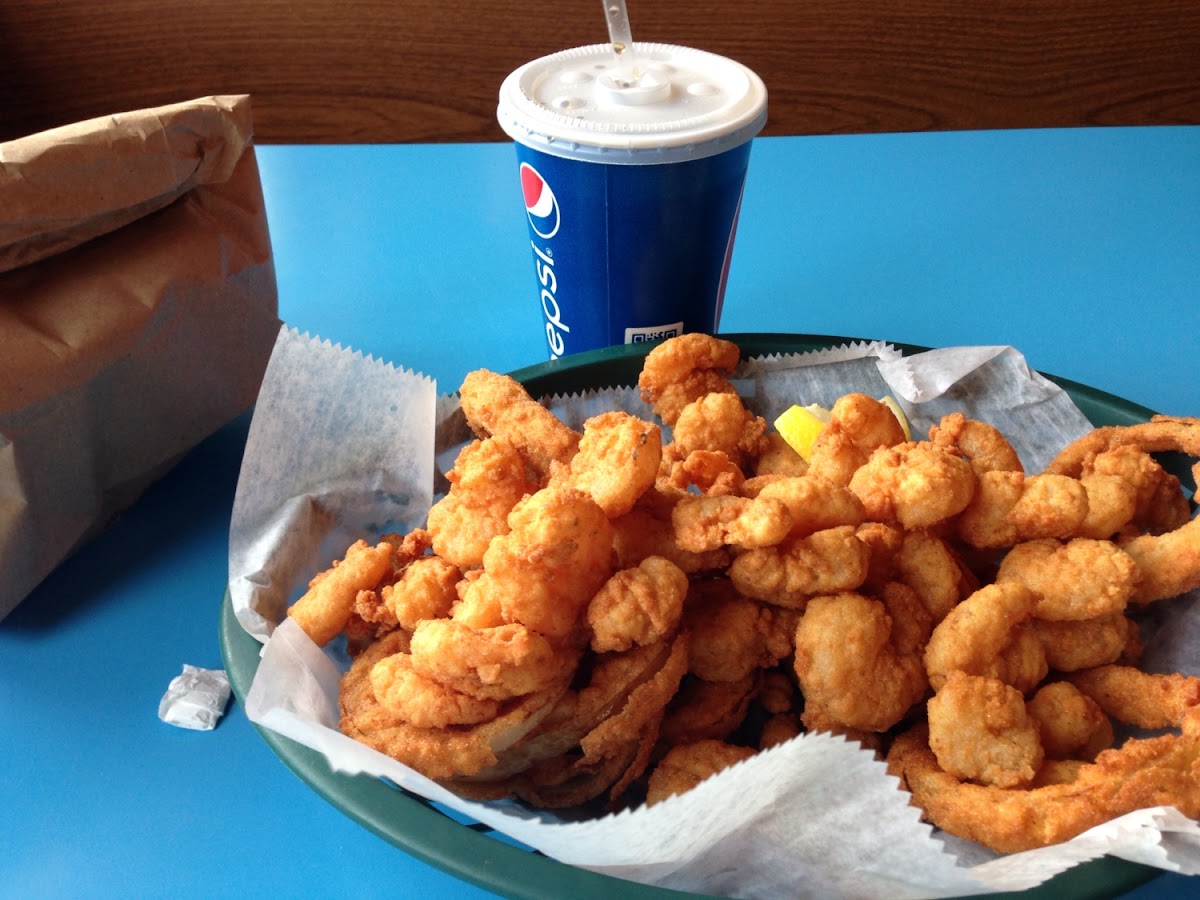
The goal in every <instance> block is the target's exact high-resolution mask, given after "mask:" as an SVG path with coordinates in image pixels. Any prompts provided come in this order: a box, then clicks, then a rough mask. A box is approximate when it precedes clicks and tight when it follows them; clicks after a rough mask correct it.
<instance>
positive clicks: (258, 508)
mask: <svg viewBox="0 0 1200 900" xmlns="http://www.w3.org/2000/svg"><path fill="white" fill-rule="evenodd" d="M736 383H737V385H738V389H739V392H740V393H741V394H742V395H743V396H744V397H745V399H746V401H747V403H748V404H749V405H750V406H751V407H752V408H754V409H755V410H756V411H757V412H758V413H759V414H760V415H763V416H764V417H766V418H768V420H771V419H772V418H773V417H774V416H776V415H778V414H779V413H780V412H782V411H783V409H785V408H786V407H787V406H789V405H791V404H792V403H800V404H802V405H803V404H808V403H814V402H815V403H821V404H822V405H826V406H828V405H830V404H832V402H833V401H834V400H835V399H836V398H837V397H839V396H841V395H842V394H845V393H847V392H849V391H856V390H857V391H863V392H864V393H868V394H871V395H873V396H882V395H884V394H891V395H892V396H894V397H895V398H896V399H897V401H898V402H899V403H900V404H901V406H902V407H903V408H904V410H905V412H906V414H907V415H908V416H909V418H910V421H911V422H912V425H913V431H914V434H923V433H925V432H927V430H928V427H929V425H931V424H933V423H934V422H936V421H937V420H938V419H939V418H940V417H941V415H942V414H943V413H944V412H948V411H951V410H962V411H964V412H967V413H968V414H971V415H977V416H978V417H980V418H982V419H984V420H986V421H991V422H995V423H997V424H998V425H999V427H1001V428H1002V430H1004V431H1005V432H1006V434H1007V435H1009V436H1010V438H1011V439H1012V440H1013V443H1014V446H1015V447H1016V449H1017V450H1018V453H1019V454H1020V455H1021V458H1022V461H1023V463H1024V464H1025V465H1026V467H1027V470H1028V471H1039V470H1040V469H1041V468H1042V467H1044V465H1045V463H1046V462H1047V461H1048V460H1049V458H1050V457H1051V456H1052V455H1053V453H1054V451H1055V450H1056V449H1057V448H1059V447H1061V446H1063V445H1064V444H1065V443H1067V442H1068V441H1069V440H1071V439H1073V438H1074V437H1077V436H1078V435H1080V434H1083V433H1085V432H1086V431H1088V430H1089V429H1090V428H1091V425H1090V423H1088V421H1087V419H1086V418H1085V417H1084V416H1083V414H1082V413H1081V412H1079V410H1078V409H1077V408H1076V407H1075V406H1074V404H1073V403H1072V402H1071V401H1070V398H1069V397H1068V396H1067V395H1066V394H1065V393H1064V392H1063V391H1062V390H1060V389H1059V388H1058V387H1057V386H1055V385H1054V384H1053V383H1052V382H1050V381H1048V380H1047V379H1045V378H1043V377H1041V376H1040V375H1038V374H1037V373H1035V372H1033V371H1032V370H1031V369H1030V368H1029V367H1028V365H1027V364H1026V362H1025V360H1024V358H1023V357H1022V356H1021V354H1020V353H1018V352H1017V351H1016V350H1013V349H1012V348H1007V347H984V348H952V349H948V350H938V351H930V352H929V353H926V354H918V355H914V356H909V357H903V356H902V355H901V354H900V353H899V351H898V350H896V349H895V348H893V347H890V346H889V345H886V344H881V343H855V344H848V345H846V346H843V347H838V348H833V349H830V350H823V351H816V352H812V353H805V354H798V355H787V356H770V357H765V358H762V359H757V360H749V361H746V362H744V364H743V365H742V366H741V368H740V369H739V370H738V372H737V378H736ZM434 393H435V388H434V386H433V384H432V383H431V382H429V381H428V379H422V378H420V377H419V376H416V375H413V374H412V373H410V372H404V371H402V370H398V369H395V368H393V367H390V366H386V365H384V364H382V363H379V362H378V361H376V360H370V359H364V358H363V357H361V356H360V355H358V354H355V353H353V352H352V351H350V350H344V349H341V348H337V347H333V346H332V345H330V344H328V343H325V342H320V341H318V340H315V339H313V338H310V337H308V336H304V335H299V334H297V333H296V332H294V331H290V330H288V331H285V332H284V333H283V334H281V336H280V339H279V344H278V345H277V347H276V351H275V356H274V357H273V359H272V363H271V366H270V368H269V369H268V372H267V377H266V380H265V383H264V386H263V391H262V398H263V399H262V400H260V403H259V407H258V410H257V413H256V417H255V421H254V425H253V428H252V432H251V440H250V443H249V445H248V447H247V450H246V461H245V463H244V468H243V473H242V479H241V483H240V484H239V489H238V496H237V502H236V504H235V511H234V523H233V528H232V530H231V546H230V578H231V584H230V592H231V597H232V602H233V604H234V607H235V611H236V613H237V615H238V617H239V621H241V622H242V623H243V624H245V625H246V626H247V630H248V631H250V633H251V634H254V635H255V636H256V637H259V639H260V640H266V638H267V634H268V633H271V632H273V633H271V636H270V639H269V640H267V642H266V646H265V648H264V651H263V656H262V660H261V661H260V665H259V668H258V672H257V675H256V677H255V679H254V682H253V684H252V686H251V689H250V691H249V694H248V696H247V699H246V712H247V715H248V716H249V717H250V718H251V719H252V720H253V721H255V722H257V723H259V724H261V725H263V726H265V727H268V728H271V729H273V730H275V731H277V732H279V733H280V734H283V735H285V736H287V737H289V738H291V739H293V740H295V741H298V742H299V743H301V744H304V745H305V746H308V747H311V748H313V749H315V750H318V751H320V752H321V753H322V754H324V755H325V757H326V758H327V759H328V761H329V764H330V765H331V766H332V767H333V768H334V769H335V770H339V771H345V772H349V773H358V772H365V773H369V774H373V775H376V776H378V777H381V778H385V779H387V780H388V781H390V782H392V783H394V784H395V785H397V786H399V787H402V788H404V789H405V790H409V791H412V792H414V793H416V794H419V795H421V796H423V797H426V798H427V799H430V800H433V801H435V802H438V803H441V804H444V805H445V806H446V807H447V808H449V809H452V810H454V811H457V812H458V813H461V814H462V815H464V816H466V817H468V818H470V819H474V820H476V821H479V822H481V823H484V824H486V825H489V826H491V827H493V828H495V829H497V830H498V831H500V832H503V833H504V834H507V835H509V836H510V837H512V838H514V839H516V840H518V841H521V842H523V843H525V844H527V845H529V846H531V847H534V848H536V849H538V850H540V851H541V852H543V853H545V854H547V855H548V856H550V857H552V858H555V859H558V860H560V861H562V862H564V863H569V864H571V865H576V866H580V867H583V868H587V869H592V870H594V871H598V872H604V873H608V874H611V875H615V876H619V877H622V878H627V879H632V880H636V881H641V882H645V883H648V884H655V885H661V886H664V887H669V888H673V889H679V890H691V891H703V892H706V893H712V894H720V895H727V896H734V897H752V898H759V897H761V898H768V897H771V898H773V897H779V896H783V895H787V896H793V897H833V896H837V897H879V896H889V897H897V898H902V897H914V898H915V897H948V896H962V895H968V894H979V893H989V892H993V891H1008V890H1023V889H1027V888H1030V887H1033V886H1035V885H1037V884H1040V883H1042V882H1044V881H1045V880H1046V879H1048V878H1050V877H1052V876H1053V875H1056V874H1058V873H1060V872H1063V871H1066V870H1067V869H1070V868H1071V867H1073V866H1076V865H1078V864H1079V863H1080V862H1084V861H1086V860H1089V859H1094V858H1097V857H1100V856H1103V855H1105V854H1111V855H1114V856H1120V857H1123V858H1125V859H1130V860H1134V861H1136V862H1140V863H1145V864H1147V865H1151V866H1157V867H1160V868H1164V869H1171V870H1175V871H1180V872H1186V873H1189V874H1197V873H1200V827H1198V826H1197V824H1196V823H1195V822H1193V821H1192V820H1190V819H1187V818H1185V817H1183V816H1181V815H1180V814H1179V813H1177V812H1176V811H1174V810H1171V809H1169V808H1157V809H1153V810H1141V811H1138V812H1135V813H1131V814H1130V815H1127V816H1123V817H1122V818H1120V819H1117V820H1114V821H1113V822H1109V823H1107V824H1105V825H1101V826H1099V827H1097V828H1094V829H1092V830H1091V831H1089V832H1087V833H1085V834H1083V835H1080V836H1079V837H1077V838H1076V839H1074V840H1073V841H1070V842H1068V843H1066V844H1062V845H1058V846H1055V847H1048V848H1044V849H1040V850H1034V851H1029V852H1027V853H1019V854H1012V855H1008V856H999V855H997V854H995V853H992V852H990V851H988V850H986V849H985V848H982V847H980V846H978V845H976V844H972V843H970V842H966V841H961V840H957V839H954V838H951V837H949V836H947V835H944V834H942V833H941V832H936V831H935V830H934V829H932V828H930V826H928V825H925V824H923V823H921V821H920V816H919V813H918V811H917V810H916V809H915V808H913V807H912V806H910V805H909V803H908V795H907V793H905V792H903V791H901V790H898V789H897V781H896V779H894V778H892V777H891V776H889V775H888V774H887V772H886V769H885V767H884V766H883V765H882V764H881V763H879V762H877V761H876V760H875V759H874V757H873V755H872V754H870V753H868V752H866V751H864V750H862V749H861V748H859V747H858V746H857V745H856V744H852V743H847V742H846V741H844V740H842V739H841V738H837V737H833V736H830V735H826V734H806V735H801V736H800V737H798V738H796V739H794V740H792V741H789V742H788V743H786V744H783V745H781V746H779V747H776V748H773V749H771V750H769V751H765V752H762V753H759V754H758V755H756V756H755V757H753V758H751V759H749V760H747V761H745V762H743V763H740V764H738V765H737V766H734V767H732V768H730V769H728V770H726V771H724V772H721V773H720V774H718V775H717V776H715V777H714V778H712V779H709V780H708V781H706V782H704V783H702V784H701V785H700V786H699V787H697V788H696V789H694V790H692V791H690V792H688V793H687V794H684V795H681V796H679V797H675V798H671V799H669V800H667V801H665V802H663V803H661V804H658V805H656V806H654V807H652V808H649V809H645V808H642V809H637V810H634V811H626V812H622V813H619V814H616V815H611V816H606V817H603V818H600V819H595V820H587V821H579V822H569V821H564V820H560V819H557V818H556V817H555V816H553V815H550V814H547V813H544V812H540V811H536V810H530V809H527V808H525V807H523V806H521V805H519V804H515V803H511V802H505V803H472V802H468V801H464V800H461V799H459V798H458V797H457V796H455V795H454V794H452V793H450V792H449V791H447V790H445V789H444V788H442V787H440V786H439V785H437V784H435V783H434V782H432V781H430V780H429V779H427V778H425V777H423V776H422V775H420V774H419V773H417V772H414V771H413V770H411V769H409V768H407V767H405V766H403V765H401V764H400V763H398V762H396V761H395V760H392V759H390V758H388V757H386V756H384V755H383V754H380V753H378V752H376V751H374V750H371V749H370V748H368V747H366V746H364V745H362V744H359V743H357V742H356V741H354V740H352V739H350V738H348V737H345V736H344V735H342V734H340V733H339V732H338V731H337V730H336V729H337V718H338V713H337V683H338V679H339V677H340V674H341V672H342V671H344V669H345V667H346V665H347V660H346V659H345V658H343V657H342V656H341V655H340V654H339V653H338V651H337V650H325V651H323V650H320V649H319V648H317V647H316V646H315V645H313V644H312V642H311V641H310V640H309V639H308V638H307V636H306V635H305V634H304V633H303V632H302V631H301V630H300V629H299V627H297V626H296V625H295V623H293V622H291V620H288V619H285V620H284V621H283V623H282V624H281V625H279V626H278V627H274V623H275V622H276V621H278V619H279V617H280V616H281V615H282V610H283V608H284V606H285V605H286V603H287V602H289V601H290V599H293V598H294V597H295V596H296V595H297V594H298V592H299V591H300V590H301V589H302V588H303V585H304V584H305V582H306V581H307V579H309V578H311V577H312V575H314V574H315V573H316V572H318V571H320V570H322V569H324V568H326V567H327V566H328V565H329V563H330V562H331V561H332V560H333V559H334V558H337V557H338V556H339V555H340V553H341V552H342V551H343V550H344V548H345V546H347V545H348V544H349V543H350V542H351V541H352V540H354V539H355V538H357V537H359V536H362V535H363V534H368V533H372V532H375V531H377V530H378V528H379V523H380V521H381V520H383V519H389V520H394V521H395V522H396V523H399V525H400V526H401V527H403V526H406V527H414V526H416V525H419V524H420V523H421V522H422V521H423V517H424V512H425V509H426V508H427V506H428V502H431V499H432V495H433V491H432V490H428V491H426V492H425V493H421V492H420V488H421V486H422V485H426V486H427V485H428V484H430V483H433V482H435V481H436V479H437V475H436V474H435V472H434V470H435V468H436V469H437V471H438V472H439V473H440V472H444V471H446V470H447V469H448V468H449V467H450V465H452V463H453V460H454V457H455V456H456V455H457V452H458V449H459V448H460V447H461V446H462V444H463V442H465V441H467V440H469V439H470V437H471V435H470V432H469V430H468V429H467V428H466V426H465V422H463V421H462V416H461V411H459V410H458V406H457V401H456V400H455V398H454V397H452V396H450V395H448V394H443V395H442V396H441V397H435V396H434ZM331 398H336V399H332V400H331ZM381 398H387V399H386V400H382V399H381ZM548 405H549V406H550V407H551V408H552V409H554V410H555V411H556V413H557V414H558V415H560V416H561V417H562V418H563V419H564V420H565V421H567V422H568V423H569V424H571V425H574V426H577V425H579V424H581V423H582V422H583V421H584V420H585V419H586V418H587V417H588V416H590V415H592V414H594V413H595V412H598V411H600V410H601V409H610V408H613V407H614V406H615V407H619V408H623V409H626V410H628V411H630V412H633V413H635V414H638V415H643V416H648V415H649V411H648V409H647V408H646V406H645V404H644V403H643V401H642V400H641V398H640V397H639V396H637V392H636V391H634V390H626V391H622V390H604V391H599V392H594V393H592V394H589V395H586V396H578V397H575V396H572V397H558V398H553V399H552V400H550V401H548ZM393 407H394V408H393ZM356 416H367V417H368V418H369V419H370V427H367V426H366V425H364V423H362V422H360V421H358V420H357V419H356ZM1001 423H1007V424H1008V426H1009V427H1007V428H1005V426H1004V424H1001ZM1017 426H1019V427H1017ZM435 438H436V440H435ZM398 444H399V445H402V446H403V450H400V449H398ZM416 451H420V452H422V453H427V454H428V456H427V458H424V459H414V458H410V457H408V456H407V454H408V453H409V452H416ZM364 460H369V462H367V463H364ZM384 466H394V467H395V468H394V469H392V470H391V471H390V472H389V473H388V474H387V475H382V474H381V473H380V472H379V470H380V469H381V468H383V467H384ZM362 479H366V481H365V482H363V481H362ZM381 479H386V481H387V483H388V484H390V485H391V486H392V487H391V488H390V489H389V490H386V491H380V490H379V489H378V488H377V487H374V486H371V487H364V486H363V485H364V483H365V484H367V485H376V484H378V483H379V482H380V480H381ZM422 479H424V481H422ZM400 486H403V490H402V491H401V490H400V489H399V488H400ZM343 494H344V495H345V496H343ZM399 494H403V495H404V497H405V502H404V503H400V504H393V503H391V502H389V501H391V500H393V499H394V498H395V497H396V496H398V495H399ZM418 497H420V498H421V499H420V501H418ZM372 501H378V502H379V503H381V504H382V505H381V506H378V507H377V506H375V505H373V503H372ZM422 503H424V506H423V505H422ZM1197 602H1200V601H1198V599H1197V597H1196V595H1195V593H1193V594H1192V595H1189V596H1188V597H1186V598H1181V599H1180V600H1176V601H1171V602H1168V603H1164V604H1160V605H1159V607H1161V609H1160V608H1159V607H1155V608H1154V609H1153V611H1152V613H1151V614H1150V616H1149V617H1148V618H1149V623H1148V625H1147V648H1148V650H1150V651H1153V658H1148V660H1147V662H1148V665H1149V666H1150V667H1153V666H1156V665H1157V666H1160V667H1162V668H1163V670H1169V671H1186V672H1197V671H1200V660H1198V659H1197V647H1200V635H1196V636H1195V638H1196V639H1193V638H1192V636H1191V634H1190V633H1189V632H1184V637H1183V638H1180V637H1179V634H1180V630H1179V629H1177V628H1170V629H1168V628H1165V627H1162V626H1163V625H1164V624H1165V623H1166V621H1167V620H1168V619H1169V620H1170V621H1172V622H1174V621H1175V617H1174V616H1173V615H1172V613H1173V612H1174V613H1175V614H1178V613H1179V612H1190V611H1191V607H1192V606H1193V605H1195V604H1196V603H1197ZM1187 618H1188V619H1189V620H1190V619H1192V617H1191V616H1190V615H1189V616H1188V617H1187ZM1192 630H1193V631H1194V629H1192ZM680 823H686V827H680Z"/></svg>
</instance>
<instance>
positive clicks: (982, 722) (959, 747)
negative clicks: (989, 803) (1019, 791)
mask: <svg viewBox="0 0 1200 900" xmlns="http://www.w3.org/2000/svg"><path fill="white" fill-rule="evenodd" d="M926 708H927V710H928V713H929V748H930V749H931V750H932V751H933V755H934V756H935V757H937V762H938V765H939V766H941V768H942V770H943V771H945V772H948V773H949V774H951V775H953V776H954V777H956V778H959V779H962V780H963V781H974V782H976V783H979V784H990V785H995V786H996V787H1002V788H1011V787H1020V786H1023V785H1028V784H1029V783H1030V782H1031V781H1033V778H1034V775H1036V774H1037V770H1038V768H1039V767H1040V766H1041V764H1042V759H1043V758H1044V757H1045V751H1044V750H1043V748H1042V741H1041V738H1040V737H1039V732H1038V725H1037V720H1036V719H1033V718H1031V717H1030V716H1029V715H1027V713H1026V711H1025V698H1024V697H1023V696H1021V692H1020V691H1018V690H1017V689H1016V688H1013V687H1010V686H1008V685H1007V684H1005V683H1004V682H1002V681H997V680H996V679H994V678H982V677H980V676H978V675H967V674H965V673H963V672H951V673H950V675H949V677H948V678H947V679H946V682H945V684H943V685H942V687H941V689H940V690H938V692H937V693H936V694H935V695H934V696H933V697H932V698H931V699H930V700H929V703H928V704H926Z"/></svg>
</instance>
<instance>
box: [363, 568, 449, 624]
mask: <svg viewBox="0 0 1200 900" xmlns="http://www.w3.org/2000/svg"><path fill="white" fill-rule="evenodd" d="M461 577H462V576H461V573H460V572H459V570H458V567H457V566H455V565H453V564H452V563H449V562H447V561H446V560H445V559H442V558H441V557H439V556H424V557H421V558H420V559H416V560H413V561H412V562H411V563H409V564H408V565H407V566H405V567H404V569H403V571H402V572H401V573H400V579H399V580H398V581H397V582H395V583H394V584H390V585H385V586H384V587H383V588H382V589H381V590H380V592H379V594H380V599H381V600H382V602H383V606H384V607H385V608H386V609H387V610H388V612H390V613H391V617H392V619H393V621H395V623H396V624H397V625H399V626H400V627H401V628H405V629H407V630H409V631H412V630H413V629H414V628H416V627H417V623H419V622H420V621H422V620H423V619H436V618H440V617H442V616H446V615H449V614H450V609H451V607H452V606H453V605H454V602H455V600H457V599H458V591H457V590H456V587H457V584H458V581H459V579H460V578H461Z"/></svg>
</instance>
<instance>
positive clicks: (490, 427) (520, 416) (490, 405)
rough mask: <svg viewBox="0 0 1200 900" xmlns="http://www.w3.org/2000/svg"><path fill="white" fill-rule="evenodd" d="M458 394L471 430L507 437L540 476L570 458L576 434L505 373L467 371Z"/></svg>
mask: <svg viewBox="0 0 1200 900" xmlns="http://www.w3.org/2000/svg"><path fill="white" fill-rule="evenodd" d="M459 396H460V398H461V401H462V409H463V414H464V415H465V416H466V418H467V424H468V425H470V426H471V429H472V430H473V431H474V432H475V433H476V434H477V435H479V436H480V437H490V436H493V435H494V436H500V437H505V438H508V440H510V441H511V442H512V443H513V445H514V446H515V447H516V448H517V450H518V451H519V452H520V454H521V456H522V458H524V460H525V462H526V463H528V465H529V466H530V468H532V469H533V471H534V472H535V473H536V474H537V476H538V477H539V478H544V477H545V476H547V475H548V474H549V473H550V469H551V466H552V464H553V463H566V462H568V461H570V459H571V457H572V456H574V455H575V451H576V450H577V449H578V447H579V440H580V435H579V433H578V432H576V431H574V430H572V429H571V428H569V427H567V426H566V425H564V424H563V423H562V422H561V421H560V420H559V419H558V417H557V416H555V415H554V413H552V412H550V410H548V409H546V408H545V407H544V406H542V405H541V404H540V403H538V402H537V401H536V400H534V399H533V398H532V397H530V396H529V394H528V392H527V391H526V390H525V388H524V387H522V385H521V384H520V383H519V382H517V381H515V380H514V379H512V378H510V377H509V376H507V375H498V374H496V373H495V372H489V371H488V370H487V369H477V370H476V371H474V372H469V373H467V376H466V378H464V379H463V382H462V386H461V387H460V388H459Z"/></svg>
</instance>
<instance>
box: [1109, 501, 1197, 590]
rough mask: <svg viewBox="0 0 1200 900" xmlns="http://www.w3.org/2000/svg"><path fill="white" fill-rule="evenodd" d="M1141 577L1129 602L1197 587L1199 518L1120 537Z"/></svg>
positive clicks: (1122, 547) (1123, 547)
mask: <svg viewBox="0 0 1200 900" xmlns="http://www.w3.org/2000/svg"><path fill="white" fill-rule="evenodd" d="M1120 546H1121V549H1122V550H1124V551H1125V553H1127V554H1129V556H1130V557H1131V558H1132V559H1133V561H1134V563H1135V564H1136V565H1137V568H1138V572H1139V574H1140V576H1141V580H1140V582H1139V584H1138V586H1137V589H1136V590H1135V591H1134V592H1133V596H1132V597H1131V598H1130V602H1131V603H1133V604H1135V605H1138V606H1142V605H1145V604H1147V603H1154V602H1155V601H1158V600H1165V599H1167V598H1170V597H1177V596H1179V595H1180V594H1183V593H1185V592H1187V591H1190V590H1191V589H1192V588H1195V587H1200V518H1195V519H1192V520H1191V521H1189V522H1187V523H1186V524H1184V525H1181V526H1180V527H1179V528H1176V529H1175V530H1174V531H1168V532H1167V533H1166V534H1143V535H1138V536H1137V537H1135V538H1131V539H1129V540H1127V541H1121V544H1120Z"/></svg>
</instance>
